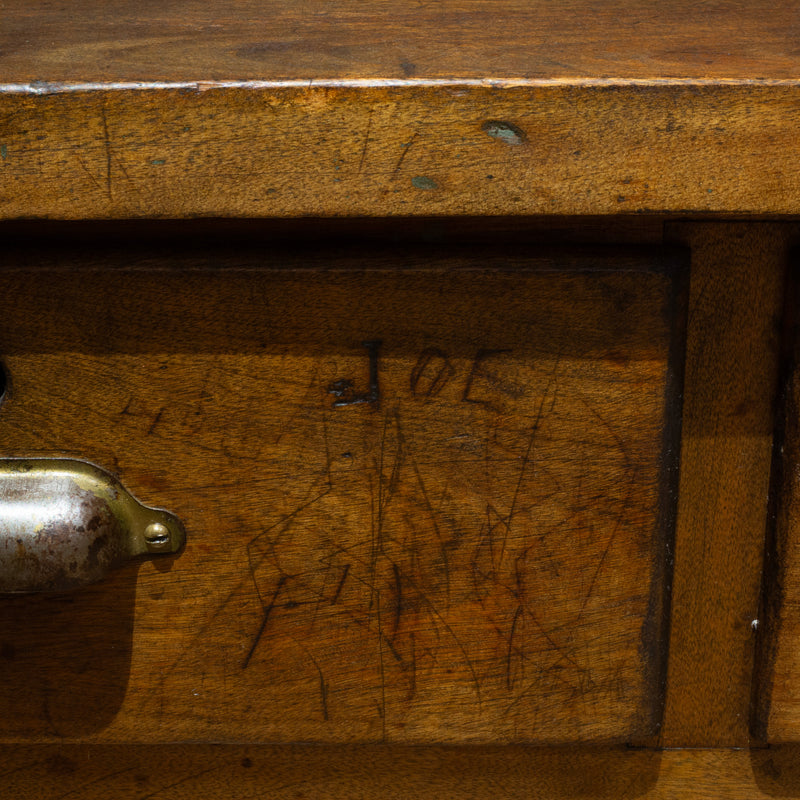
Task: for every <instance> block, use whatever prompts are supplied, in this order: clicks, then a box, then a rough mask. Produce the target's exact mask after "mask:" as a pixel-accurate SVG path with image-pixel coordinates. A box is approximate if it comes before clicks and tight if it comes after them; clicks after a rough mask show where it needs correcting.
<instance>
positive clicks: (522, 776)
mask: <svg viewBox="0 0 800 800" xmlns="http://www.w3.org/2000/svg"><path fill="white" fill-rule="evenodd" d="M0 789H2V790H4V793H5V795H6V796H8V797H14V798H15V800H62V799H63V800H67V799H69V800H74V798H86V800H101V799H102V800H105V798H109V797H113V798H115V800H151V798H158V800H189V798H196V797H202V798H204V800H256V798H262V797H270V798H278V800H281V799H282V798H287V800H288V798H291V800H302V799H303V798H324V799H325V800H327V799H328V798H331V799H332V798H338V799H340V800H344V799H345V798H347V799H348V800H349V798H352V797H359V798H365V800H373V798H375V799H377V798H381V800H416V798H419V797H458V798H464V800H493V799H494V798H498V797H500V798H520V800H528V799H529V798H534V800H575V798H596V800H635V799H637V798H642V799H643V800H674V799H675V798H692V800H761V799H762V798H763V800H775V799H776V798H783V799H784V800H789V798H794V797H797V795H798V792H800V752H798V750H797V748H795V747H778V748H771V749H766V750H753V751H748V750H667V751H665V752H657V751H652V750H638V749H627V748H584V749H564V748H559V749H545V748H523V747H515V746H510V747H504V748H500V747H469V748H442V747H429V748H415V747H399V746H390V747H386V746H367V747H352V746H340V747H320V746H316V747H315V746H304V747H303V746H294V747H256V746H201V745H183V746H177V745H161V746H138V747H137V746H130V747H124V748H122V747H119V746H116V745H94V746H86V745H72V746H64V745H39V746H37V747H31V746H27V747H25V746H19V747H6V748H3V749H0Z"/></svg>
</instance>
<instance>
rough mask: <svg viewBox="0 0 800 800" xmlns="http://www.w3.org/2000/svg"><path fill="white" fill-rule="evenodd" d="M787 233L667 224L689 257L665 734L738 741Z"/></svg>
mask: <svg viewBox="0 0 800 800" xmlns="http://www.w3.org/2000/svg"><path fill="white" fill-rule="evenodd" d="M789 235H790V229H789V228H787V227H781V226H778V225H770V224H750V225H747V224H742V223H739V224H733V223H731V224H727V225H723V224H713V223H709V224H691V225H685V226H674V227H671V228H670V229H669V230H668V236H669V237H670V238H671V239H673V240H676V241H680V242H682V243H684V244H688V245H690V246H691V248H692V265H691V279H690V300H689V316H688V323H687V324H688V329H687V353H686V375H685V395H684V398H685V399H684V405H683V430H682V443H681V481H680V490H679V499H678V518H677V529H676V534H675V572H674V576H675V579H674V584H673V593H672V617H671V634H670V659H669V669H668V683H667V705H666V711H665V727H664V732H663V736H662V742H663V744H664V745H665V746H671V747H715V746H716V747H725V746H744V745H747V744H748V742H749V736H750V733H749V719H750V713H749V710H750V684H751V677H752V670H753V656H754V642H755V630H754V628H753V625H752V623H753V620H755V619H756V618H757V617H758V602H759V590H760V585H761V566H762V560H763V559H762V554H763V547H764V537H765V533H766V518H767V502H768V495H769V475H770V460H771V456H772V433H773V424H774V411H773V409H774V403H775V396H776V392H777V375H778V351H779V328H780V316H781V310H782V291H783V273H784V268H785V263H786V248H787V241H788V237H789Z"/></svg>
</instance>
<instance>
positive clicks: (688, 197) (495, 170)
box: [0, 81, 800, 219]
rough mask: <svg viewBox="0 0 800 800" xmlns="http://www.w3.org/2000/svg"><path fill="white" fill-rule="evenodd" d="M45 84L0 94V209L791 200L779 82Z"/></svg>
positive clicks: (327, 209) (426, 212) (294, 210)
mask: <svg viewBox="0 0 800 800" xmlns="http://www.w3.org/2000/svg"><path fill="white" fill-rule="evenodd" d="M53 91H55V90H53ZM53 91H51V90H50V89H47V88H44V89H41V90H40V89H35V90H33V91H28V90H25V91H22V92H21V93H14V92H0V120H2V124H1V125H0V219H10V218H21V217H45V218H56V219H105V218H130V217H149V218H154V217H155V218H157V217H170V218H185V217H193V216H207V217H208V216H216V217H270V216H273V217H274V216H279V217H299V216H358V215H366V216H372V217H379V216H441V215H457V216H460V215H525V214H548V215H556V214H562V215H574V214H635V213H655V212H661V213H683V214H685V213H704V214H713V213H717V214H732V213H735V214H745V213H746V214H754V213H757V214H796V213H797V212H798V209H800V194H798V188H797V187H798V186H800V160H799V159H798V158H797V157H796V148H795V146H794V144H795V137H796V108H797V104H798V98H800V87H796V86H794V85H783V84H781V85H756V84H752V83H740V84H735V85H726V84H721V85H684V84H676V85H670V84H661V83H658V82H656V83H650V84H629V83H628V84H626V83H614V82H612V83H611V84H609V85H594V84H575V85H569V84H567V85H562V84H559V83H555V84H552V83H551V84H547V85H526V84H516V83H513V82H512V83H511V84H491V83H490V84H486V85H464V84H463V83H461V84H460V83H458V82H457V81H455V82H452V83H450V84H448V85H442V86H436V85H427V84H424V83H419V82H416V83H411V84H408V85H393V86H382V85H364V86H360V87H356V86H335V85H331V86H316V85H314V86H311V85H307V84H306V83H303V84H301V85H264V86H259V87H228V88H219V87H217V88H214V87H211V86H200V85H197V86H192V87H185V88H145V89H122V88H118V89H111V88H105V89H103V88H102V87H101V88H99V89H95V90H85V91H84V90H81V91H65V92H58V91H56V92H55V93H53Z"/></svg>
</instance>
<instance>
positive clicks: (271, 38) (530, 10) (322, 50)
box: [0, 0, 800, 83]
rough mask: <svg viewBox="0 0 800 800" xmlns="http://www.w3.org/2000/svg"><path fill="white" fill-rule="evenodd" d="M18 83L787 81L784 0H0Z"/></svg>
mask: <svg viewBox="0 0 800 800" xmlns="http://www.w3.org/2000/svg"><path fill="white" fill-rule="evenodd" d="M2 14H3V16H2V23H3V24H2V26H0V74H2V75H3V81H4V82H8V83H14V82H22V81H30V82H33V81H58V82H64V81H83V82H85V81H98V82H109V81H112V82H113V81H152V80H170V81H196V80H231V79H234V80H236V79H238V80H276V79H294V80H308V79H319V78H322V79H325V78H328V79H347V78H351V79H359V80H363V79H370V78H373V79H374V78H394V79H409V78H417V79H420V78H422V79H424V78H428V79H430V78H443V79H451V78H454V77H455V78H487V77H489V78H559V79H574V78H589V77H590V78H601V79H602V78H628V79H631V78H634V79H652V78H656V79H657V78H695V79H697V78H702V79H708V80H720V79H730V78H745V79H773V80H774V79H788V80H794V79H796V78H797V76H798V68H800V56H799V55H798V52H797V46H796V45H797V37H798V33H800V24H798V19H797V8H796V4H794V3H792V2H789V0H778V1H777V2H767V1H766V0H755V2H749V3H741V2H736V1H735V0H721V1H717V2H713V3H704V4H703V5H702V6H698V5H697V4H693V3H689V2H686V0H665V1H664V2H660V3H657V4H654V3H652V2H649V0H560V2H549V3H530V2H527V0H494V1H493V2H491V3H486V2H484V1H483V0H440V1H439V2H435V3H432V2H394V3H389V2H386V0H345V1H344V2H337V3H335V4H333V5H332V4H330V3H326V2H324V1H323V0H310V1H308V2H303V3H296V2H290V0H266V1H265V0H222V2H217V3H213V4H212V3H208V2H205V1H204V0H190V1H189V2H181V3H161V4H155V3H141V2H136V1H135V0H125V1H124V2H118V3H115V4H114V5H113V6H109V5H108V4H107V3H104V2H102V0H84V1H83V2H81V3H79V4H74V3H73V4H67V3H63V4H62V3H30V2H26V0H6V2H5V3H4V4H3V11H2Z"/></svg>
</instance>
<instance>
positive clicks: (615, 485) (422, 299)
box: [0, 247, 685, 743]
mask: <svg viewBox="0 0 800 800" xmlns="http://www.w3.org/2000/svg"><path fill="white" fill-rule="evenodd" d="M83 259H84V257H83V256H81V255H79V254H72V255H70V254H64V253H63V252H62V253H61V254H60V255H58V256H55V255H46V254H44V255H41V256H30V255H25V256H20V255H16V256H14V255H13V254H12V255H8V256H6V257H5V261H6V264H5V266H4V269H3V270H2V272H0V292H2V294H3V296H5V297H12V296H13V297H14V299H15V300H14V304H13V305H9V306H8V307H7V308H6V309H5V312H4V315H3V317H2V319H0V343H1V345H2V353H3V358H4V360H5V363H6V366H7V369H8V373H9V376H10V391H9V392H8V396H7V398H6V400H5V403H4V405H3V407H2V409H1V410H0V437H1V438H2V441H3V448H4V454H5V455H26V456H29V455H45V456H54V455H67V456H72V457H79V458H85V459H88V460H90V461H92V462H95V463H97V464H100V465H102V466H104V467H106V468H108V469H110V470H111V471H113V472H114V473H116V474H117V475H119V477H120V479H121V480H122V482H123V483H124V484H125V486H126V487H127V488H129V489H130V490H131V491H132V492H133V493H134V494H136V495H137V497H139V498H140V499H141V500H143V501H145V502H147V503H150V504H156V505H163V506H164V507H166V508H169V509H170V510H172V511H174V512H175V513H177V514H178V515H179V516H180V517H181V518H182V520H183V521H184V523H185V525H186V528H187V532H188V543H187V546H186V548H185V551H184V552H183V553H181V554H179V555H178V556H177V557H169V558H166V559H163V560H157V561H152V562H146V563H144V564H142V565H132V566H130V567H127V568H124V569H122V570H120V571H118V572H116V573H114V574H113V575H112V576H111V577H110V578H109V579H108V580H107V581H105V582H103V583H101V584H97V585H94V586H92V587H89V588H86V589H84V590H80V591H77V592H74V593H70V594H60V595H46V596H26V597H13V598H6V599H4V602H3V604H2V606H0V658H1V659H2V664H3V674H4V683H3V685H4V687H5V688H4V689H2V690H1V691H0V736H2V737H3V739H5V740H6V741H31V740H35V741H47V740H54V741H55V740H64V739H66V740H80V741H108V742H145V741H146V742H158V741H163V742H166V741H170V742H172V741H180V740H191V741H251V742H298V741H306V742H307V741H316V742H353V743H367V742H377V741H392V742H407V743H432V742H442V743H447V742H449V743H459V742H492V743H504V742H537V743H560V742H590V741H592V742H596V741H606V742H612V741H635V740H640V739H642V738H643V737H647V736H650V735H652V734H653V733H655V732H656V731H657V730H658V727H659V724H660V718H661V711H662V705H663V682H664V679H665V668H666V664H665V659H664V654H665V652H666V646H665V639H664V637H665V631H666V620H667V616H668V611H669V597H668V587H669V582H670V579H669V576H670V570H671V551H670V547H671V541H672V535H673V534H672V528H673V522H674V520H673V512H674V502H675V486H676V479H677V454H678V444H679V441H678V436H679V420H680V407H679V401H680V373H681V369H680V364H681V363H682V353H683V328H684V324H683V318H684V312H685V302H684V291H683V290H684V283H685V280H684V278H685V269H684V261H685V258H684V256H683V255H682V252H681V251H662V250H659V249H656V248H653V249H628V250H614V251H612V250H602V249H595V250H593V251H575V250H573V251H562V250H558V251H550V252H543V253H536V252H535V251H532V250H530V249H527V250H514V249H511V248H508V249H506V250H505V251H504V250H499V251H498V249H497V248H493V249H491V250H489V249H486V250H483V251H482V250H472V251H464V252H458V251H453V250H450V251H447V252H436V251H433V250H427V251H425V252H423V251H420V250H415V249H408V250H404V251H399V252H398V250H397V249H386V248H373V249H370V250H367V249H362V250H359V251H353V250H347V251H345V250H342V249H341V248H339V249H336V248H328V249H324V250H323V249H307V250H305V251H304V250H302V249H295V250H294V251H292V252H290V253H285V252H281V251H280V250H276V249H274V248H269V247H265V248H263V249H260V250H258V251H254V250H246V249H239V250H237V251H236V254H235V255H233V254H231V251H230V250H226V251H221V252H209V251H202V252H201V251H196V252H191V251H189V250H185V251H182V252H180V253H178V254H174V255H170V256H169V257H166V256H164V255H159V254H158V253H157V252H154V251H150V250H147V249H146V248H138V249H137V248H131V247H126V248H124V249H123V248H120V249H107V250H106V251H103V250H101V249H95V250H94V251H93V252H92V255H91V257H90V260H88V261H85V260H83Z"/></svg>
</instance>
